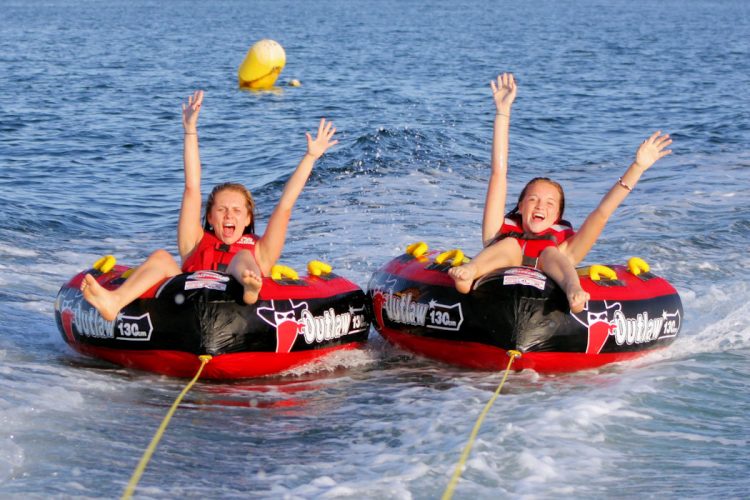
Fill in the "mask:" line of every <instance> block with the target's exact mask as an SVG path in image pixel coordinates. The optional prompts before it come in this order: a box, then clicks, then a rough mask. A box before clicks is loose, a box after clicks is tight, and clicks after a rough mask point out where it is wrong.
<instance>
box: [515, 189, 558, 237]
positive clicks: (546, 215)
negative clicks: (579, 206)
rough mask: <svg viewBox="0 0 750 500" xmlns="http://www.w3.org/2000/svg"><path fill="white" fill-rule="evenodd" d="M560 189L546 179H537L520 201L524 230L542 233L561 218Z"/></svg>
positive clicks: (519, 210) (519, 211) (519, 207)
mask: <svg viewBox="0 0 750 500" xmlns="http://www.w3.org/2000/svg"><path fill="white" fill-rule="evenodd" d="M560 198H561V196H560V191H559V190H558V189H557V187H555V186H554V185H552V184H550V183H549V182H546V181H536V182H534V183H533V184H531V185H530V186H528V188H527V190H526V194H525V195H524V197H523V199H521V201H520V202H519V203H518V213H520V214H521V221H522V223H523V229H524V231H528V232H531V233H541V232H542V231H544V230H546V229H549V228H550V227H551V226H552V225H553V224H555V223H557V221H558V220H559V219H560Z"/></svg>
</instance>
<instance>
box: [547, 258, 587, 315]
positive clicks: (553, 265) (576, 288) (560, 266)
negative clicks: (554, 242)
mask: <svg viewBox="0 0 750 500" xmlns="http://www.w3.org/2000/svg"><path fill="white" fill-rule="evenodd" d="M539 268H540V269H541V270H542V271H544V273H545V274H546V275H547V276H549V277H550V278H552V279H553V280H555V283H557V284H558V285H560V288H562V289H563V292H565V295H566V296H567V297H568V304H569V305H570V310H571V311H572V312H574V313H579V312H581V311H583V308H584V307H585V306H586V302H587V301H588V300H589V299H590V298H591V296H590V295H589V294H588V292H586V291H585V290H584V289H583V288H581V279H580V278H579V277H578V273H577V272H576V269H575V267H574V266H573V263H572V262H571V261H570V259H568V257H566V256H565V255H564V254H563V253H562V252H560V250H559V249H558V248H557V247H548V248H545V249H544V250H543V251H542V253H541V255H540V256H539Z"/></svg>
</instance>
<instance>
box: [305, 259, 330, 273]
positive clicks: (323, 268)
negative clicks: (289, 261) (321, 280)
mask: <svg viewBox="0 0 750 500" xmlns="http://www.w3.org/2000/svg"><path fill="white" fill-rule="evenodd" d="M331 269H332V268H331V265H330V264H327V263H325V262H323V261H320V260H311V261H310V262H308V263H307V272H308V274H310V276H320V275H322V274H330V273H331Z"/></svg>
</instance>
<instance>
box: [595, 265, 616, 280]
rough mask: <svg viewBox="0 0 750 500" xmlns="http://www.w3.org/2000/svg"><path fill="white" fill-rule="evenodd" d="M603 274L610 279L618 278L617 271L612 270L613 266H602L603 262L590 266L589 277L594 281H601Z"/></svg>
mask: <svg viewBox="0 0 750 500" xmlns="http://www.w3.org/2000/svg"><path fill="white" fill-rule="evenodd" d="M602 276H604V277H605V278H607V279H610V280H616V279H617V273H616V272H614V270H612V268H609V267H607V266H602V265H601V264H594V265H593V266H591V267H590V268H589V277H591V279H592V280H593V281H599V280H600V279H602Z"/></svg>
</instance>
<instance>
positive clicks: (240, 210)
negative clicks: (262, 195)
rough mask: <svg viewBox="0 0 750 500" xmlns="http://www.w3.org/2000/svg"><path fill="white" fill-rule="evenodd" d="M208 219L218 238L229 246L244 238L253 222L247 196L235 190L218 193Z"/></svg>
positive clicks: (207, 216)
mask: <svg viewBox="0 0 750 500" xmlns="http://www.w3.org/2000/svg"><path fill="white" fill-rule="evenodd" d="M206 218H207V220H208V223H209V224H210V225H211V226H213V228H214V234H215V235H216V237H217V238H219V239H220V240H221V241H223V242H224V243H226V244H228V245H231V244H232V243H235V242H236V241H237V240H239V239H240V238H241V237H242V234H243V233H244V232H245V228H246V227H247V226H248V225H249V224H250V221H251V216H250V211H249V210H248V207H247V201H246V199H245V196H244V195H243V194H242V193H240V192H238V191H235V190H233V189H224V190H222V191H219V192H218V193H216V196H215V197H214V203H213V206H212V207H211V210H210V211H209V212H208V214H207V215H206Z"/></svg>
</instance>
